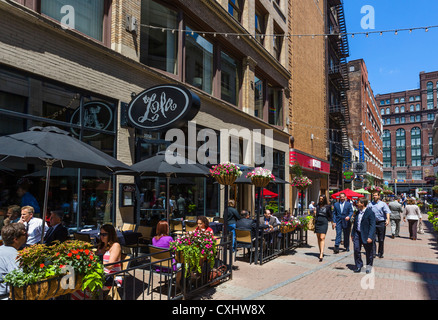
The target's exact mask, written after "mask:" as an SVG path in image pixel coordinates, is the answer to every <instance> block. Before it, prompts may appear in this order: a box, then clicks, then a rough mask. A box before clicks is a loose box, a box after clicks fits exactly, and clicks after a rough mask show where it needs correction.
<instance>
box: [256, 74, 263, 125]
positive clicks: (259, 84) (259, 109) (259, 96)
mask: <svg viewBox="0 0 438 320" xmlns="http://www.w3.org/2000/svg"><path fill="white" fill-rule="evenodd" d="M263 89H264V83H263V80H262V79H259V78H257V77H254V115H255V116H256V117H258V118H261V119H263V109H264V108H263V107H264V100H265V99H264V93H263V92H264V90H263Z"/></svg>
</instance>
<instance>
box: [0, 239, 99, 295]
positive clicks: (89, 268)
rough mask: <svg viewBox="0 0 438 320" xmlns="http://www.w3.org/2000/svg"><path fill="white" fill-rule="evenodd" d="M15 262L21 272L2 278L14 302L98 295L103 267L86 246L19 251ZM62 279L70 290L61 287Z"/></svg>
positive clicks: (72, 243) (66, 244)
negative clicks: (82, 292)
mask: <svg viewBox="0 0 438 320" xmlns="http://www.w3.org/2000/svg"><path fill="white" fill-rule="evenodd" d="M17 261H18V263H19V267H20V269H16V270H14V271H12V272H10V273H8V274H7V275H6V276H5V277H4V280H5V282H6V283H8V284H9V285H10V286H11V287H12V290H11V297H12V298H13V299H15V300H24V299H28V300H46V299H50V298H53V297H57V296H60V295H64V294H68V293H72V292H74V291H77V290H89V291H90V292H91V293H97V291H98V290H99V289H101V288H102V286H103V281H104V271H103V265H102V264H101V263H100V261H99V259H98V258H97V257H96V256H95V255H94V253H93V251H92V245H91V244H90V243H87V242H83V241H65V242H63V243H57V244H54V245H52V246H46V245H44V244H36V245H33V246H30V247H27V248H24V249H23V250H21V251H20V252H19V254H18V257H17ZM65 279H68V284H69V286H66V285H62V281H65ZM70 281H72V283H73V285H72V283H70Z"/></svg>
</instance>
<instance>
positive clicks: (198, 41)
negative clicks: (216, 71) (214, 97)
mask: <svg viewBox="0 0 438 320" xmlns="http://www.w3.org/2000/svg"><path fill="white" fill-rule="evenodd" d="M186 29H187V31H188V32H187V33H186V64H185V69H186V72H185V76H186V78H185V81H186V82H187V83H189V84H191V85H193V86H195V87H198V88H199V89H202V90H203V91H205V92H207V93H210V94H211V93H212V85H213V44H212V43H211V42H209V41H208V40H207V39H205V38H204V37H203V36H201V35H199V34H198V33H196V32H193V31H192V29H191V28H190V27H187V28H186Z"/></svg>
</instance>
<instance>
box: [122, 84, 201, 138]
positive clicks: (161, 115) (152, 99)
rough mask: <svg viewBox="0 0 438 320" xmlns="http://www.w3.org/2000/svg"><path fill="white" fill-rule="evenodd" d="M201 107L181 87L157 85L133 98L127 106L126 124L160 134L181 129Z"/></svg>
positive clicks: (197, 99)
mask: <svg viewBox="0 0 438 320" xmlns="http://www.w3.org/2000/svg"><path fill="white" fill-rule="evenodd" d="M200 107H201V101H200V99H199V97H198V96H197V95H196V94H194V93H193V92H191V91H190V90H188V89H187V88H185V87H182V86H173V85H159V86H155V87H152V88H149V89H147V90H145V91H143V92H141V93H140V94H138V95H137V96H135V97H134V98H133V99H132V101H131V102H130V103H129V106H128V121H129V123H130V124H131V125H132V126H134V127H136V128H139V129H145V130H150V131H162V130H166V129H168V128H179V127H182V126H183V125H184V124H185V123H187V121H190V120H192V119H193V118H194V117H195V116H196V114H197V113H198V111H199V109H200Z"/></svg>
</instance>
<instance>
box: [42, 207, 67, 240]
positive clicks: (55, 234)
mask: <svg viewBox="0 0 438 320" xmlns="http://www.w3.org/2000/svg"><path fill="white" fill-rule="evenodd" d="M62 216H63V211H61V210H59V211H51V212H50V228H49V229H47V232H46V234H45V236H44V243H45V244H46V245H48V246H50V245H52V244H53V242H54V241H56V240H58V241H59V242H64V241H65V240H67V238H68V230H67V228H66V227H64V226H63V225H62V223H61V221H62Z"/></svg>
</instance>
